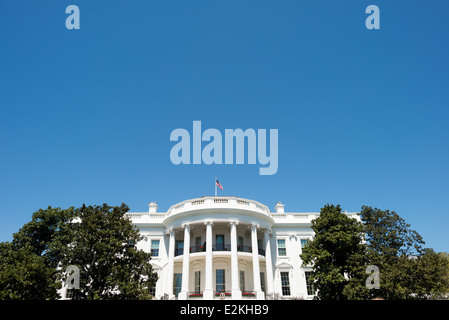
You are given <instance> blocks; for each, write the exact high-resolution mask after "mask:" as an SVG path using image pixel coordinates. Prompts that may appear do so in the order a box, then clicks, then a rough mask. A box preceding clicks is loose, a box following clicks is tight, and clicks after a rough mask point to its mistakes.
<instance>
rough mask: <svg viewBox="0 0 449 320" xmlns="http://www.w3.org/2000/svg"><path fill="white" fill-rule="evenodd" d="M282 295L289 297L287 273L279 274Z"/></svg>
mask: <svg viewBox="0 0 449 320" xmlns="http://www.w3.org/2000/svg"><path fill="white" fill-rule="evenodd" d="M281 286H282V295H283V296H289V295H290V278H289V274H288V272H281Z"/></svg>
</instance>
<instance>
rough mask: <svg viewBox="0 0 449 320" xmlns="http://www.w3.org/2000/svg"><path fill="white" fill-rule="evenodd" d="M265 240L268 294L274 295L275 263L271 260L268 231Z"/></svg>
mask: <svg viewBox="0 0 449 320" xmlns="http://www.w3.org/2000/svg"><path fill="white" fill-rule="evenodd" d="M264 240H265V266H266V276H267V292H268V293H273V291H274V290H273V287H274V284H273V263H272V260H271V243H270V231H269V230H268V229H266V230H265V232H264Z"/></svg>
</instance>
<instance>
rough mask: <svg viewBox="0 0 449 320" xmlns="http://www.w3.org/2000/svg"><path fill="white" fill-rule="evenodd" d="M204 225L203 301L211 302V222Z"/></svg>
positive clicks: (212, 296)
mask: <svg viewBox="0 0 449 320" xmlns="http://www.w3.org/2000/svg"><path fill="white" fill-rule="evenodd" d="M205 225H206V272H205V286H204V291H203V299H205V300H212V299H213V298H214V288H213V286H212V222H210V221H208V222H206V223H205Z"/></svg>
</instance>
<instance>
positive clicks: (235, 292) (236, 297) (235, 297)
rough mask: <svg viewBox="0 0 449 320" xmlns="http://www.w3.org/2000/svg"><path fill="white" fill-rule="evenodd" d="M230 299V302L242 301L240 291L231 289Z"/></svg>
mask: <svg viewBox="0 0 449 320" xmlns="http://www.w3.org/2000/svg"><path fill="white" fill-rule="evenodd" d="M231 299H232V300H242V291H240V290H236V289H233V290H232V291H231Z"/></svg>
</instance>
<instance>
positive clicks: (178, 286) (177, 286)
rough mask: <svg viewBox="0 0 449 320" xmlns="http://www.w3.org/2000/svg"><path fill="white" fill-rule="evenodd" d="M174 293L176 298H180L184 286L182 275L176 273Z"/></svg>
mask: <svg viewBox="0 0 449 320" xmlns="http://www.w3.org/2000/svg"><path fill="white" fill-rule="evenodd" d="M173 278H174V279H173V292H174V294H175V296H176V297H177V296H178V293H179V292H181V286H182V273H175V274H174V275H173Z"/></svg>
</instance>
